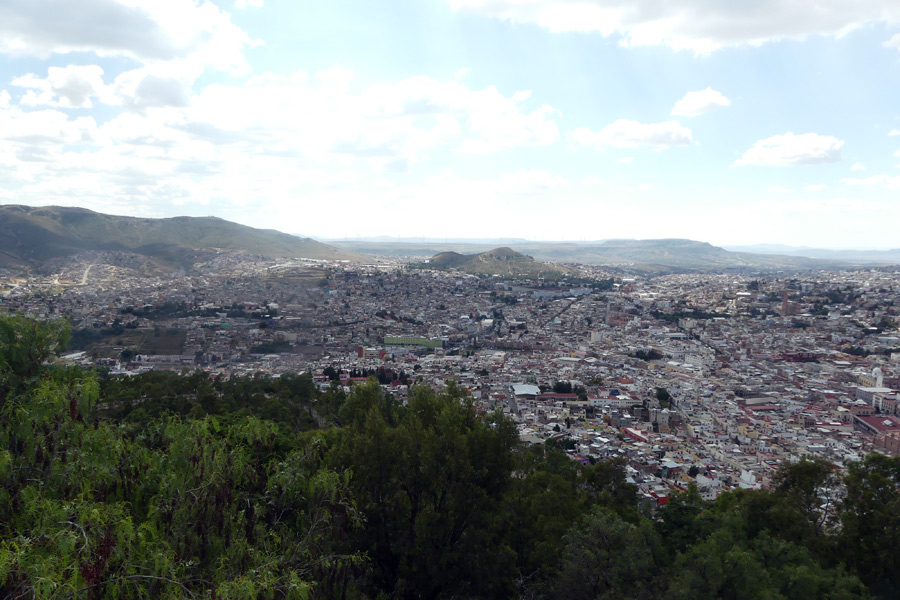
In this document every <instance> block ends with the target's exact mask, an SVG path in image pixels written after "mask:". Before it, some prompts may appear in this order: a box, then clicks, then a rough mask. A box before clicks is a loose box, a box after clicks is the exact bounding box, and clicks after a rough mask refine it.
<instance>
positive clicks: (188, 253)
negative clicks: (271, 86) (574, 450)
mask: <svg viewBox="0 0 900 600" xmlns="http://www.w3.org/2000/svg"><path fill="white" fill-rule="evenodd" d="M397 239H401V238H386V237H384V238H373V239H371V240H368V241H366V240H362V239H355V240H338V241H332V242H331V243H330V244H324V243H322V242H319V241H316V240H313V239H311V238H303V237H299V236H295V235H290V234H286V233H281V232H279V231H275V230H271V229H254V228H252V227H247V226H244V225H239V224H237V223H232V222H230V221H226V220H223V219H220V218H216V217H173V218H165V219H148V218H136V217H122V216H114V215H107V214H102V213H97V212H93V211H90V210H87V209H84V208H75V207H58V206H49V207H29V206H21V205H0V268H7V269H23V268H36V267H40V266H42V265H44V264H46V263H47V262H48V261H51V260H53V259H60V258H65V257H71V256H75V255H78V254H81V253H85V252H96V251H107V252H109V251H112V252H125V253H131V255H139V256H143V257H147V259H148V260H152V261H154V262H155V263H157V264H164V265H168V266H170V267H176V268H179V269H190V268H191V266H192V265H193V264H194V263H200V262H202V261H201V260H200V258H201V257H200V256H199V253H207V254H208V253H209V252H210V251H225V252H232V253H242V254H248V255H258V256H266V257H271V258H280V257H290V258H311V259H330V260H356V261H370V260H372V257H386V258H403V259H406V260H413V261H422V260H431V261H432V263H431V264H432V266H435V265H444V266H443V267H441V268H445V267H446V268H449V267H451V266H453V265H458V266H457V267H456V268H461V270H468V271H469V272H473V273H481V274H501V275H508V274H511V273H513V272H514V271H518V272H519V274H520V276H543V277H547V276H553V275H552V273H551V271H553V272H556V273H559V271H554V270H555V269H558V266H548V265H546V264H542V263H581V264H587V265H599V266H608V267H614V268H619V269H623V270H626V271H635V272H646V273H666V272H687V271H722V270H733V269H739V270H794V271H796V270H806V269H828V268H853V267H860V266H862V267H867V268H868V267H871V266H877V265H888V264H900V250H887V251H880V252H877V251H868V252H866V251H834V250H816V249H810V248H794V247H780V246H779V247H771V246H754V247H741V248H732V249H731V250H727V249H725V248H720V247H718V246H713V245H711V244H708V243H705V242H698V241H693V240H685V239H661V240H605V241H596V242H534V241H528V240H522V239H514V238H502V239H496V240H494V239H492V240H476V239H466V238H458V239H457V240H456V241H455V243H441V242H440V241H433V240H432V241H429V240H423V239H422V238H402V239H405V240H407V241H404V242H397V241H394V240H397ZM416 239H419V240H421V241H418V242H417V241H413V240H416ZM448 241H449V240H448ZM498 242H509V243H498ZM498 245H499V246H501V248H498V247H497V246H498ZM733 250H740V251H733ZM491 251H493V252H491ZM442 255H443V256H442ZM473 255H475V256H478V258H473ZM542 270H543V271H544V272H543V274H541V271H542Z"/></svg>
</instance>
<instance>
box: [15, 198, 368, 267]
mask: <svg viewBox="0 0 900 600" xmlns="http://www.w3.org/2000/svg"><path fill="white" fill-rule="evenodd" d="M202 250H221V251H229V252H237V253H247V254H256V255H262V256H269V257H292V258H312V259H332V260H340V259H356V258H359V255H358V254H356V253H354V252H352V251H347V250H340V249H337V248H334V247H332V246H329V245H327V244H323V243H321V242H317V241H315V240H312V239H309V238H299V237H296V236H293V235H289V234H286V233H281V232H278V231H274V230H270V229H254V228H252V227H248V226H246V225H240V224H238V223H233V222H231V221H226V220H224V219H220V218H218V217H172V218H166V219H150V218H138V217H122V216H115V215H107V214H103V213H98V212H94V211H91V210H88V209H85V208H76V207H61V206H46V207H30V206H22V205H2V206H0V267H6V268H27V267H40V266H41V265H42V264H44V263H46V262H47V261H49V260H51V259H55V258H61V257H68V256H73V255H77V254H80V253H84V252H95V251H113V252H130V253H134V254H139V255H143V256H147V257H151V258H153V259H156V260H159V261H162V262H164V263H167V264H172V265H179V266H185V265H188V264H189V263H190V262H191V261H192V256H191V255H192V253H194V252H197V251H202Z"/></svg>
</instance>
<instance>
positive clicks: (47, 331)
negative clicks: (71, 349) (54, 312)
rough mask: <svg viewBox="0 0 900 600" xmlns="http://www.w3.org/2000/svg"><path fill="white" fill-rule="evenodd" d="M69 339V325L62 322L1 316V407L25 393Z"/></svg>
mask: <svg viewBox="0 0 900 600" xmlns="http://www.w3.org/2000/svg"><path fill="white" fill-rule="evenodd" d="M68 339H69V325H68V324H67V323H65V322H63V321H37V320H34V319H28V318H26V317H23V316H0V403H2V402H3V398H5V397H6V396H7V395H8V394H18V393H21V392H22V391H24V389H25V387H26V385H28V384H29V383H31V382H33V381H34V380H35V379H36V378H37V376H38V375H39V374H40V373H41V371H42V370H43V365H44V362H45V361H47V360H48V359H49V358H50V357H52V356H53V355H54V354H55V353H56V352H59V351H60V350H62V349H63V348H64V347H65V345H66V342H67V341H68Z"/></svg>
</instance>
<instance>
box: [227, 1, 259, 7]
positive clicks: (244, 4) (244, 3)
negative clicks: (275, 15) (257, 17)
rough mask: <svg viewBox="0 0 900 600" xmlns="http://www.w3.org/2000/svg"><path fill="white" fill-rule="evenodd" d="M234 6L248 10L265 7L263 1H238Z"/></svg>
mask: <svg viewBox="0 0 900 600" xmlns="http://www.w3.org/2000/svg"><path fill="white" fill-rule="evenodd" d="M234 5H235V6H237V7H238V8H247V7H248V6H252V7H254V8H259V7H261V6H262V5H263V0H237V1H236V2H235V3H234Z"/></svg>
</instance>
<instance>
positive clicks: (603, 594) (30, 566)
mask: <svg viewBox="0 0 900 600" xmlns="http://www.w3.org/2000/svg"><path fill="white" fill-rule="evenodd" d="M65 335H66V329H65V327H62V326H57V325H54V324H42V323H35V322H32V321H27V320H24V319H18V318H0V507H4V510H0V598H145V597H159V598H247V599H250V598H360V597H361V598H535V599H537V598H547V599H555V598H574V599H581V598H583V599H586V600H587V599H597V598H634V599H644V598H647V599H649V598H671V599H682V598H684V599H687V598H773V599H777V598H785V599H788V598H810V599H813V598H832V599H850V598H865V597H869V596H870V595H872V596H875V597H881V598H891V597H894V595H895V593H896V590H897V589H900V575H898V574H900V569H898V566H900V565H898V560H900V559H898V556H900V553H898V552H897V550H898V547H897V544H898V541H897V540H898V539H900V535H898V534H900V495H898V493H897V491H898V487H900V459H896V458H887V457H883V456H874V455H873V456H870V457H867V458H866V459H865V461H863V462H861V463H859V464H856V465H852V466H851V467H850V468H849V470H848V473H847V475H846V476H845V477H844V478H843V479H842V478H840V477H838V475H837V474H836V473H835V471H834V470H833V469H832V467H831V466H830V465H828V464H827V463H824V462H822V461H808V460H807V461H801V462H800V463H797V464H794V465H789V466H785V467H784V468H783V469H782V470H781V471H780V472H779V474H778V476H777V477H776V480H775V486H774V489H772V490H769V491H739V492H733V493H728V494H724V495H722V496H721V497H720V498H719V499H718V500H717V501H716V502H714V503H710V502H704V501H702V500H701V499H700V498H699V495H698V494H697V493H696V490H695V489H689V491H688V492H687V493H684V494H681V495H678V496H676V497H675V498H674V499H673V501H672V502H671V504H670V506H668V507H667V508H665V509H664V510H661V511H659V513H657V514H656V515H655V516H652V515H650V514H649V513H647V512H645V509H641V508H639V502H638V495H637V490H636V488H635V487H634V486H633V485H631V484H629V483H627V482H626V477H625V475H626V473H625V467H624V464H622V463H621V462H616V461H610V462H599V463H597V464H596V465H592V466H586V467H582V466H581V465H580V464H578V463H575V462H574V461H571V460H570V459H569V458H568V457H567V456H566V455H565V454H563V453H562V452H561V451H559V450H554V449H544V448H540V447H537V448H523V447H520V445H519V443H518V436H517V435H516V430H515V428H514V427H513V425H512V424H511V423H510V422H509V421H508V420H506V419H505V418H503V417H501V416H499V415H495V414H486V415H484V414H479V413H478V411H477V410H476V409H475V407H474V406H472V405H471V404H470V403H469V402H468V401H467V400H466V399H465V397H463V395H462V394H461V393H460V392H459V390H457V389H455V388H453V387H452V386H451V387H450V388H449V389H447V390H445V391H444V392H441V393H435V392H433V391H432V390H430V389H427V388H421V387H414V388H413V390H412V392H411V395H410V398H409V401H408V402H407V403H403V404H401V403H399V402H397V401H396V400H395V399H393V398H392V397H390V396H386V395H385V394H383V393H382V392H381V389H380V388H379V386H378V385H377V382H375V381H370V383H368V384H366V385H363V386H360V387H357V388H355V389H354V391H353V392H352V393H351V394H350V395H349V396H347V397H344V396H343V394H341V393H339V392H338V391H336V390H332V391H330V392H326V393H319V392H316V391H315V389H314V387H313V386H312V382H311V381H310V380H309V378H308V377H286V378H284V379H282V380H274V379H270V378H267V377H254V378H245V379H236V380H233V381H229V382H224V381H214V380H210V379H209V378H208V377H207V376H206V375H204V374H193V375H185V376H176V375H168V374H153V375H148V376H143V377H140V378H134V379H128V380H125V379H121V380H120V379H105V380H103V379H99V378H98V377H97V375H96V374H93V373H90V372H87V371H83V370H79V369H72V368H60V367H52V366H49V365H48V364H47V363H46V359H48V358H50V357H51V356H52V354H53V352H54V350H55V349H57V348H61V347H62V346H63V344H64V341H65ZM839 492H841V493H839ZM839 497H843V500H841V501H838V498H839Z"/></svg>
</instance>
